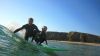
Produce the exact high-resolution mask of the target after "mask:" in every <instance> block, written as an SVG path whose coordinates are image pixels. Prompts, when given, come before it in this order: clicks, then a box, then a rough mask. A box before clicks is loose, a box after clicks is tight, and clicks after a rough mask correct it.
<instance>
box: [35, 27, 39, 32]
mask: <svg viewBox="0 0 100 56" xmlns="http://www.w3.org/2000/svg"><path fill="white" fill-rule="evenodd" d="M35 29H36V31H37V32H38V33H39V32H40V30H39V29H38V27H37V26H36V25H35Z"/></svg>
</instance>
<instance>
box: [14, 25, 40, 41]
mask: <svg viewBox="0 0 100 56" xmlns="http://www.w3.org/2000/svg"><path fill="white" fill-rule="evenodd" d="M22 29H25V30H26V32H25V40H27V41H28V38H29V37H33V38H32V41H33V39H34V38H35V35H36V34H37V33H38V32H40V31H39V29H38V28H37V26H36V25H35V24H32V25H29V24H25V25H23V26H22V27H21V28H18V29H16V30H15V31H14V33H16V32H18V31H20V30H22Z"/></svg>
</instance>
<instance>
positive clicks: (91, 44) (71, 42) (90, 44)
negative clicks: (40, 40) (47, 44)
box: [60, 41, 100, 46]
mask: <svg viewBox="0 0 100 56" xmlns="http://www.w3.org/2000/svg"><path fill="white" fill-rule="evenodd" d="M60 42H66V43H69V44H79V45H89V46H100V44H99V43H86V42H74V41H60Z"/></svg>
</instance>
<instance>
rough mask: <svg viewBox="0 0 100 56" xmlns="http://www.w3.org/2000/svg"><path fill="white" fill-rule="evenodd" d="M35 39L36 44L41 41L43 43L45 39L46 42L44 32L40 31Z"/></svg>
mask: <svg viewBox="0 0 100 56" xmlns="http://www.w3.org/2000/svg"><path fill="white" fill-rule="evenodd" d="M35 41H36V42H37V44H39V45H41V43H43V42H44V41H46V44H47V39H46V32H43V31H42V32H41V33H40V35H39V38H36V39H35Z"/></svg>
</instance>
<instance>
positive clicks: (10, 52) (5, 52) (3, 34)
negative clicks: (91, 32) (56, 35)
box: [0, 25, 100, 56]
mask: <svg viewBox="0 0 100 56" xmlns="http://www.w3.org/2000/svg"><path fill="white" fill-rule="evenodd" d="M99 52H100V46H90V45H79V44H71V43H67V42H61V41H56V40H55V41H54V40H48V46H47V45H45V43H44V44H43V46H38V45H36V44H35V43H34V42H33V43H31V42H27V41H25V40H23V39H22V38H21V37H18V36H17V35H15V34H14V33H12V32H11V31H9V30H8V29H7V28H6V27H4V26H2V25H0V56H100V53H99Z"/></svg>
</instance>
